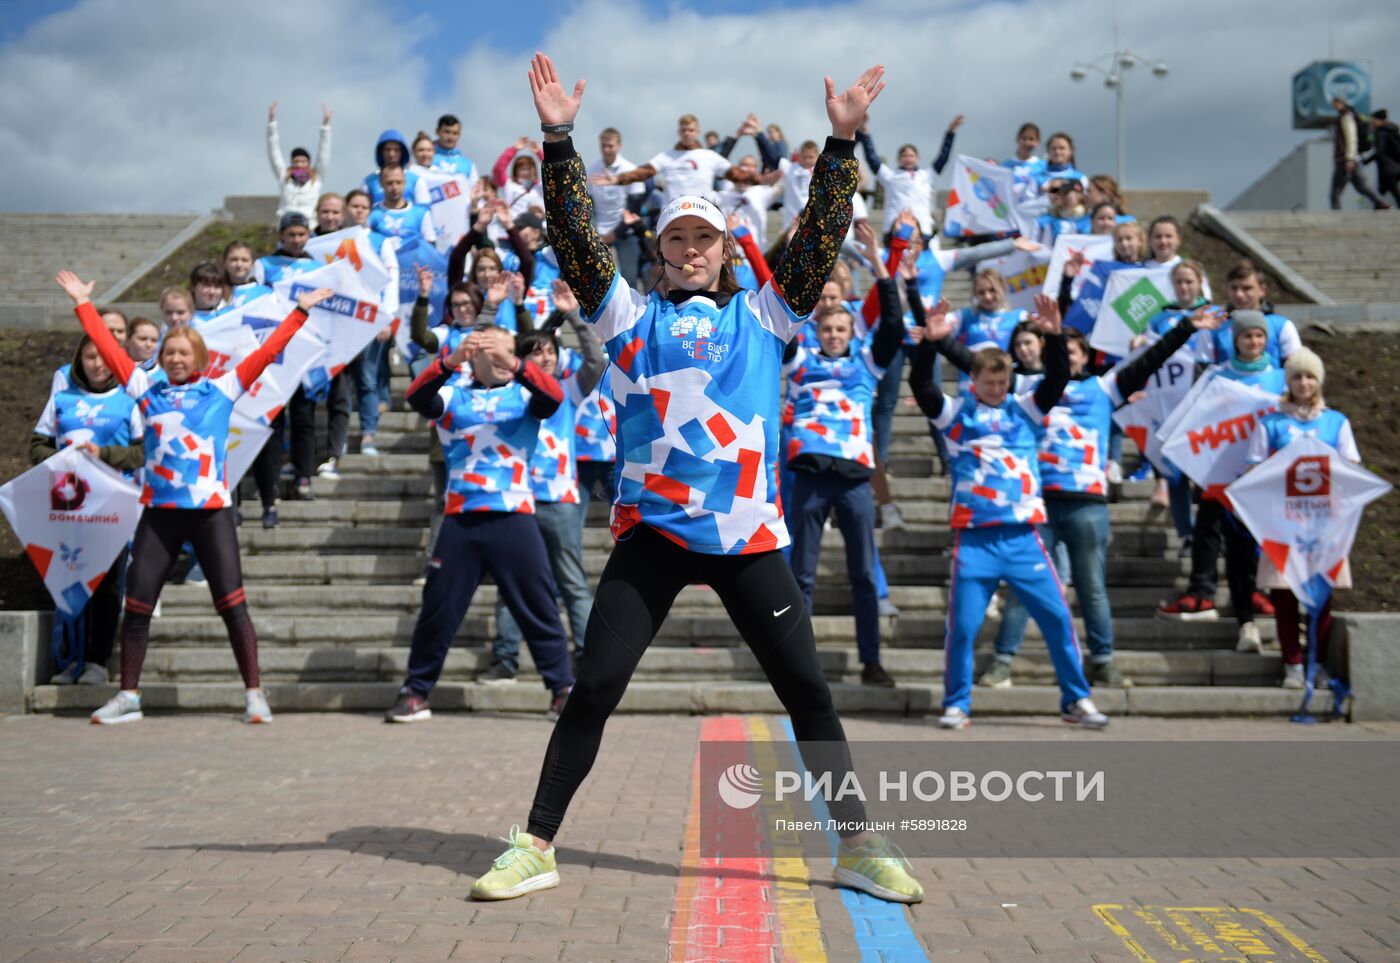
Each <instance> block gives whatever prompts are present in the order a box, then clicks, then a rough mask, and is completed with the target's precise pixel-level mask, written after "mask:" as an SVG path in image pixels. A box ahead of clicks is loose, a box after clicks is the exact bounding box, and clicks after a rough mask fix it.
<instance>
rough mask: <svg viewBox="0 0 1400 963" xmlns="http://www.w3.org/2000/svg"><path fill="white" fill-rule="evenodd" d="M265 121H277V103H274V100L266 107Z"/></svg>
mask: <svg viewBox="0 0 1400 963" xmlns="http://www.w3.org/2000/svg"><path fill="white" fill-rule="evenodd" d="M267 119H268V120H276V119H277V101H275V100H274V101H273V102H272V103H271V104H269V105H268V108H267Z"/></svg>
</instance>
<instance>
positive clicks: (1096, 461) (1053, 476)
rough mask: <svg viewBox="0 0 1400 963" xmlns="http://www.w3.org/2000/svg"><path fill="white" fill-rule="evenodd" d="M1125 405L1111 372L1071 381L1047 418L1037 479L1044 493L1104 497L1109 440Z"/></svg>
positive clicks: (1106, 486) (1106, 484) (1106, 490)
mask: <svg viewBox="0 0 1400 963" xmlns="http://www.w3.org/2000/svg"><path fill="white" fill-rule="evenodd" d="M1122 403H1123V398H1122V396H1121V394H1120V393H1119V391H1118V376H1117V374H1115V373H1114V372H1109V373H1108V374H1105V375H1100V376H1098V377H1093V378H1084V379H1082V380H1071V381H1070V382H1069V384H1067V385H1065V391H1064V394H1062V395H1060V400H1059V401H1058V402H1057V403H1056V405H1055V407H1054V408H1052V409H1050V414H1049V415H1048V416H1047V417H1046V419H1045V427H1046V431H1045V437H1044V438H1043V439H1042V440H1041V443H1040V455H1039V463H1040V481H1041V486H1042V487H1043V488H1044V490H1045V491H1047V492H1078V493H1082V494H1086V495H1107V494H1108V475H1107V471H1106V469H1107V462H1108V436H1109V432H1110V430H1111V429H1112V427H1113V412H1114V409H1116V408H1117V407H1118V406H1119V405H1121V404H1122Z"/></svg>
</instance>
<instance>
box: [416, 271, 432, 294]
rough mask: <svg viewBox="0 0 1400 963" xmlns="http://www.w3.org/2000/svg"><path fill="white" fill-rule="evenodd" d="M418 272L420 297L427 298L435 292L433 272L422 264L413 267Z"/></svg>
mask: <svg viewBox="0 0 1400 963" xmlns="http://www.w3.org/2000/svg"><path fill="white" fill-rule="evenodd" d="M413 266H414V268H416V269H417V271H418V296H419V297H420V298H426V297H427V296H428V295H429V294H431V293H432V291H433V271H432V269H431V268H426V267H424V266H423V265H421V264H415V265H413Z"/></svg>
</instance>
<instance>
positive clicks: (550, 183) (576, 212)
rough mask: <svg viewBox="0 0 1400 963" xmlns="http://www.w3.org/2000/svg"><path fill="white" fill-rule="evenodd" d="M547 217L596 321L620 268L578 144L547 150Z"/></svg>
mask: <svg viewBox="0 0 1400 963" xmlns="http://www.w3.org/2000/svg"><path fill="white" fill-rule="evenodd" d="M814 183H815V182H814ZM544 212H545V217H546V219H547V220H548V222H549V243H550V244H551V245H553V246H554V253H555V255H556V256H557V257H558V259H559V273H560V275H561V276H562V277H563V278H564V280H565V281H566V282H567V283H568V285H569V287H570V288H572V289H573V292H574V297H576V298H578V303H579V309H580V311H581V313H582V314H583V316H584V317H585V318H592V317H593V316H594V315H595V314H597V312H598V309H599V308H600V307H601V306H602V304H603V302H604V301H605V300H606V299H607V296H608V291H609V290H611V288H612V284H613V278H614V277H615V276H616V275H617V266H616V265H615V264H614V263H613V257H612V251H611V250H610V249H609V248H608V246H607V245H606V244H604V243H603V239H602V238H600V237H599V236H598V232H597V231H596V230H595V229H594V227H593V198H592V197H590V196H589V194H588V173H587V171H586V170H585V169H584V166H583V158H581V157H579V155H578V151H577V150H575V149H574V142H573V140H561V141H556V142H553V143H546V144H545V145H544ZM817 287H818V290H820V288H821V285H818V286H817ZM813 303H815V302H813Z"/></svg>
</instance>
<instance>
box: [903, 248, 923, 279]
mask: <svg viewBox="0 0 1400 963" xmlns="http://www.w3.org/2000/svg"><path fill="white" fill-rule="evenodd" d="M899 276H900V277H902V278H904V280H906V281H913V280H914V279H916V278H917V277H918V276H919V259H918V258H916V257H910V256H909V255H908V254H906V255H904V256H903V257H901V258H900V259H899Z"/></svg>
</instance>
